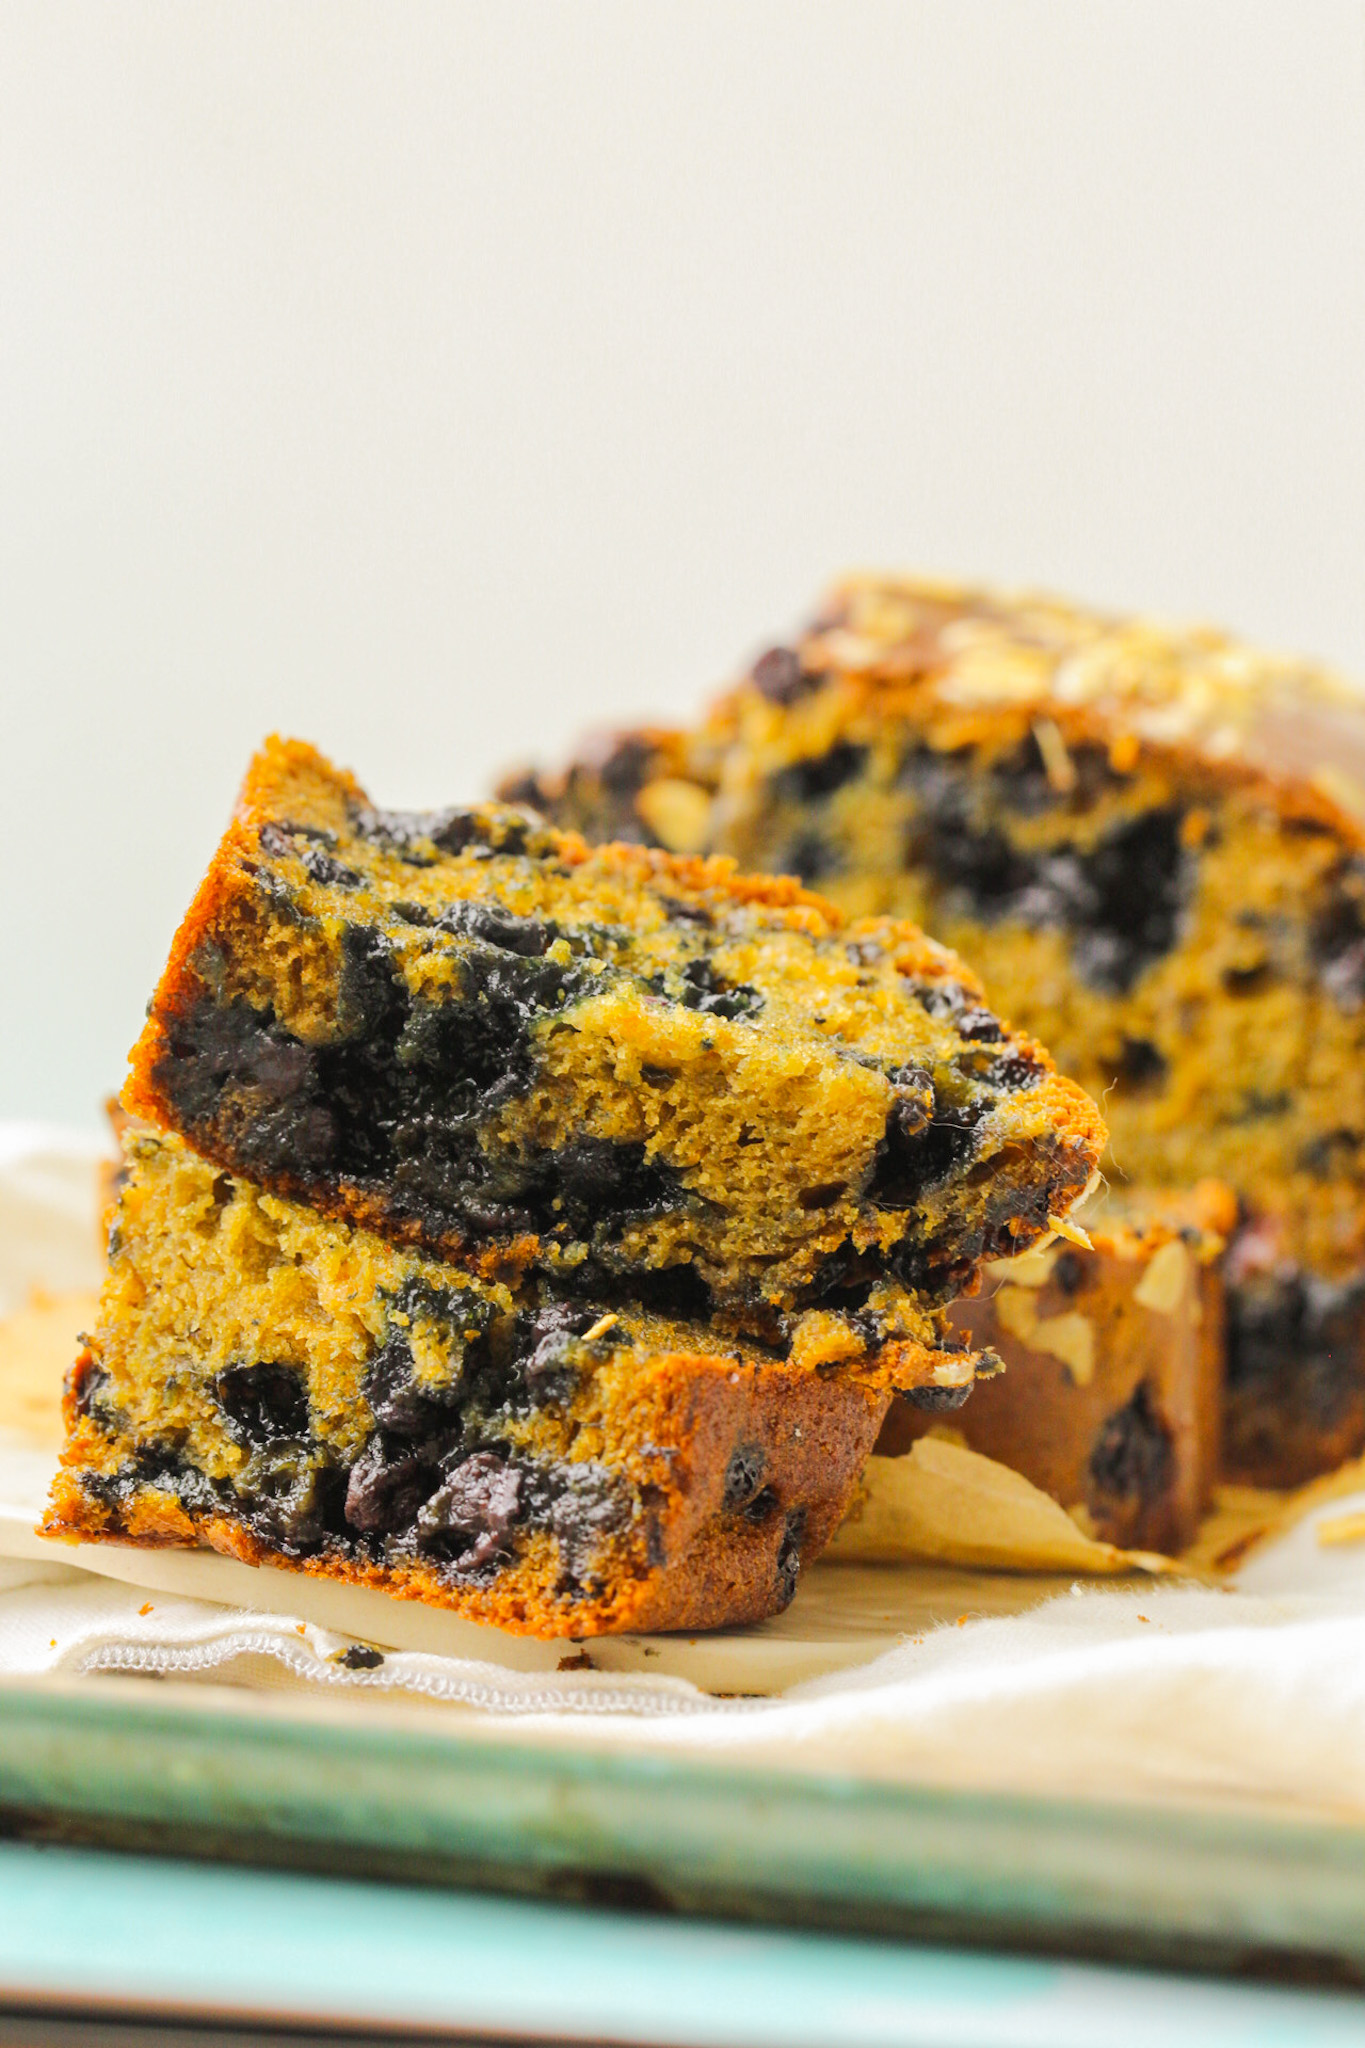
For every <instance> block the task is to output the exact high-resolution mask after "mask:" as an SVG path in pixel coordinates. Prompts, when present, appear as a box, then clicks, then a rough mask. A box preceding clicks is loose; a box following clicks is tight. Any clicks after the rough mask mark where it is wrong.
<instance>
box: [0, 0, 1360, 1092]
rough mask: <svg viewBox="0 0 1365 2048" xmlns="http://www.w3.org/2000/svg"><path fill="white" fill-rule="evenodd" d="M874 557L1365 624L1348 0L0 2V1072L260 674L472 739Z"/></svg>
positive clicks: (177, 832) (363, 711)
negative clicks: (0, 745) (0, 746)
mask: <svg viewBox="0 0 1365 2048" xmlns="http://www.w3.org/2000/svg"><path fill="white" fill-rule="evenodd" d="M857 561H869V562H884V563H893V564H894V563H906V564H923V565H927V566H932V567H936V568H941V569H948V570H961V571H966V572H969V573H970V572H980V573H987V574H991V575H995V576H1000V577H1005V578H1029V579H1035V580H1041V581H1044V582H1047V583H1050V584H1053V585H1054V586H1060V587H1062V588H1069V589H1072V590H1074V591H1076V592H1079V593H1086V594H1091V595H1093V596H1094V597H1096V598H1097V599H1100V600H1103V601H1106V602H1112V603H1117V604H1132V605H1142V606H1146V607H1152V608H1158V609H1165V610H1169V611H1179V612H1184V611H1195V612H1198V613H1201V614H1205V615H1213V616H1217V617H1220V618H1222V619H1224V620H1227V621H1230V622H1232V623H1235V624H1237V625H1239V626H1241V627H1242V628H1244V629H1245V630H1247V631H1249V632H1251V633H1253V634H1256V635H1259V636H1264V637H1266V638H1268V639H1271V640H1274V641H1277V642H1281V643H1286V644H1295V645H1301V646H1303V647H1305V648H1310V649H1313V650H1316V651H1319V652H1321V653H1324V654H1327V655H1329V656H1331V657H1333V658H1335V659H1337V660H1339V661H1341V662H1343V663H1345V664H1347V665H1348V666H1353V667H1354V668H1356V669H1357V670H1359V671H1361V672H1363V673H1365V576H1363V575H1362V571H1363V570H1365V8H1363V7H1362V5H1361V4H1359V0H1292V4H1279V0H1259V4H1258V0H1240V4H1221V0H1150V4H1139V0H998V4H981V0H921V4H915V0H901V4H885V5H883V4H876V0H829V4H826V0H772V4H769V0H678V4H673V0H553V4H545V0H529V4H528V0H496V4H488V5H484V4H473V0H445V4H441V5H426V4H421V0H390V4H378V0H376V4H352V0H316V4H314V0H223V4H219V0H171V4H147V0H92V4H89V5H77V4H73V0H33V4H27V0H0V690H2V691H3V710H4V725H3V731H4V754H3V772H4V782H5V788H4V800H3V804H0V859H2V860H3V868H2V869H0V874H2V876H3V880H2V881H0V919H2V920H3V929H2V930H0V988H2V990H3V1001H2V1003H0V1031H2V1033H3V1037H2V1039H0V1113H10V1114H20V1115H23V1114H39V1113H42V1114H52V1115H58V1116H62V1117H65V1118H67V1119H69V1120H71V1121H75V1122H81V1121H88V1120H89V1119H90V1117H91V1115H92V1113H93V1105H94V1104H95V1102H96V1100H97V1098H98V1096H99V1094H100V1093H101V1092H102V1091H103V1090H104V1089H105V1088H106V1087H108V1086H109V1085H111V1084H113V1083H115V1082H116V1081H117V1079H118V1077H119V1073H120V1069H121V1058H122V1053H123V1051H124V1048H125V1047H126V1045H127V1043H128V1042H129V1040H130V1038H131V1036H132V1034H133V1032H134V1030H135V1028H136V1026H137V1023H138V1020H139V1017H140V1014H141V1008H142V1004H143V1001H144V1000H145V997H146V994H147V992H148V989H149V987H150V983H151V980H152V977H153V975H154V972H155V969H156V967H157V966H158V964H159V961H160V958H161V956H162V954H163V952H164V949H165V946H166V943H167V940H168V938H169V936H170V932H171V929H172V927H173V924H174V921H175V919H176V917H177V915H178V913H179V911H180V910H181V908H182V907H183V905H184V903H185V901H186V900H187V898H188V895H189V892H190V890H191V888H192V886H193V884H194V882H195V880H196V879H197V875H198V872H199V870H200V868H201V867H202V864H203V862H204V860H205V858H206V856H207V854H208V851H209V848H210V845H211V842H212V839H213V837H214V834H215V832H216V830H217V828H218V826H219V824H220V822H221V820H222V818H223V816H224V814H225V812H226V809H227V806H228V804H229V801H230V798H231V794H232V790H233V786H234V783H235V781H236V779H237V776H238V774H239V771H240V769H241V767H242V764H243V762H244V760H245V758H246V755H247V753H248V751H249V749H250V747H251V745H252V743H253V741H254V740H255V739H256V738H257V737H258V735H259V734H261V733H262V732H263V731H265V730H266V729H267V728H269V727H271V726H280V727H285V728H291V729H294V730H296V731H300V732H303V733H305V734H308V735H311V736H314V737H316V738H317V739H318V740H319V741H321V742H323V743H324V744H325V745H327V746H328V747H330V748H331V749H333V750H334V751H335V752H336V753H337V754H339V755H340V756H341V757H342V758H343V759H345V760H347V761H349V762H352V763H353V764H354V765H356V766H358V767H359V768H360V769H361V770H362V771H363V773H364V774H365V775H366V777H367V778H368V779H369V780H370V782H371V784H372V786H373V787H374V789H375V790H376V791H377V793H378V794H379V795H380V796H381V797H382V798H383V799H385V800H388V801H391V802H403V801H408V800H412V801H418V802H422V801H435V800H439V799H442V798H453V797H457V796H460V795H463V794H467V793H473V792H476V791H478V790H480V789H481V788H482V787H483V786H484V785H485V784H486V781H487V779H488V778H489V776H490V775H491V773H492V771H493V769H494V768H495V766H496V765H497V764H498V763H499V762H501V761H503V760H505V759H507V758H509V757H516V756H524V755H526V754H528V753H533V752H539V753H541V754H545V755H553V754H554V753H556V752H557V750H559V749H560V748H562V747H563V746H564V745H565V743H566V742H567V741H568V739H569V738H570V736H571V735H572V734H573V733H574V732H575V731H576V730H577V729H578V728H580V727H581V726H582V725H584V724H585V723H593V722H600V721H602V720H605V719H610V718H612V717H615V716H621V715H625V716H632V715H634V714H636V713H638V712H640V711H642V710H644V709H646V708H654V709H657V710H663V711H669V710H683V709H685V708H686V707H687V706H688V705H690V704H691V703H693V702H694V701H695V699H696V698H697V696H698V695H699V694H700V693H701V692H702V691H703V690H704V689H706V688H707V687H709V686H710V685H711V684H712V683H713V682H714V681H716V680H719V679H720V678H721V677H723V675H724V674H725V672H726V671H727V670H728V669H729V668H730V667H731V666H732V665H734V664H735V663H736V662H737V660H738V659H739V658H740V657H742V656H743V655H745V654H746V653H747V652H748V651H750V650H752V649H753V648H754V646H755V645H757V644H761V643H763V642H764V641H765V640H766V639H767V638H768V637H770V636H771V635H772V634H773V633H774V632H776V631H777V630H779V629H780V628H781V627H782V626H783V624H784V623H785V622H787V621H788V620H790V619H791V618H792V617H793V616H794V615H796V614H798V613H799V612H800V611H801V610H802V609H803V608H804V606H805V604H806V602H807V600H808V599H809V598H810V596H811V595H812V594H813V592H814V591H815V589H816V588H817V586H818V585H819V584H820V583H821V581H822V580H823V579H824V578H825V577H826V576H827V574H828V573H830V572H831V571H833V570H834V569H837V568H838V567H840V566H842V565H845V564H848V563H853V562H857Z"/></svg>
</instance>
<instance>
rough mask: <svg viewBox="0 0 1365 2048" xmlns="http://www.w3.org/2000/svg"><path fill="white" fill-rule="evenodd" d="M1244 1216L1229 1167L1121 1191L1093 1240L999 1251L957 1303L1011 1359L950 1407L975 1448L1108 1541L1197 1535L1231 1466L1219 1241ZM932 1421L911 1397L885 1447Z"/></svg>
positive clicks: (974, 1331)
mask: <svg viewBox="0 0 1365 2048" xmlns="http://www.w3.org/2000/svg"><path fill="white" fill-rule="evenodd" d="M1236 1217H1237V1205H1236V1202H1235V1200H1234V1198H1233V1195H1232V1191H1231V1189H1229V1188H1225V1187H1223V1186H1221V1185H1220V1184H1219V1183H1218V1182H1216V1181H1206V1182H1203V1183H1201V1184H1200V1186H1198V1187H1197V1188H1195V1189H1192V1190H1191V1191H1190V1193H1189V1195H1187V1196H1185V1197H1183V1198H1180V1197H1176V1196H1170V1197H1167V1198H1166V1199H1164V1200H1160V1199H1158V1200H1157V1201H1156V1202H1155V1203H1154V1204H1153V1205H1152V1206H1151V1207H1150V1208H1148V1209H1147V1210H1146V1211H1145V1212H1144V1210H1143V1208H1142V1207H1140V1206H1133V1207H1131V1208H1129V1209H1127V1210H1126V1211H1125V1209H1124V1208H1123V1206H1122V1205H1120V1204H1118V1203H1116V1202H1114V1201H1112V1200H1109V1201H1106V1203H1105V1204H1104V1205H1103V1207H1102V1208H1101V1210H1100V1212H1099V1213H1098V1214H1088V1215H1087V1223H1086V1228H1087V1231H1088V1233H1089V1236H1090V1238H1091V1245H1090V1247H1089V1248H1085V1247H1082V1246H1079V1245H1072V1244H1056V1245H1052V1246H1049V1247H1046V1248H1045V1249H1043V1250H1039V1251H1032V1252H1026V1253H1025V1254H1024V1255H1023V1256H1022V1257H1021V1258H1018V1259H1008V1260H1006V1259H1001V1260H998V1261H996V1262H994V1263H993V1264H992V1265H990V1266H988V1267H987V1269H986V1277H985V1281H984V1284H983V1286H982V1290H981V1293H980V1294H979V1295H977V1296H976V1297H975V1298H974V1299H972V1300H970V1301H960V1302H957V1303H955V1305H954V1307H953V1309H952V1311H951V1315H952V1319H953V1322H954V1324H955V1325H956V1326H957V1328H958V1329H959V1330H960V1331H961V1332H962V1335H963V1337H964V1338H965V1339H966V1340H967V1341H969V1342H970V1343H971V1344H972V1345H974V1346H979V1347H983V1348H986V1347H988V1348H990V1349H991V1350H993V1351H994V1352H995V1353H997V1355H998V1356H999V1357H1000V1359H1001V1360H1002V1361H1003V1363H1004V1366H1005V1370H1004V1372H1003V1373H1000V1374H998V1375H997V1376H996V1377H995V1378H993V1379H990V1380H983V1381H982V1382H981V1383H980V1384H979V1385H978V1386H976V1388H975V1389H974V1390H973V1393H972V1397H971V1399H970V1400H969V1401H968V1402H966V1404H965V1406H964V1407H963V1408H962V1410H961V1413H960V1414H955V1415H953V1416H952V1417H951V1426H952V1427H953V1428H955V1429H956V1430H958V1431H959V1432H960V1434H961V1436H962V1438H963V1440H964V1442H965V1443H966V1444H967V1446H968V1448H969V1449H970V1450H974V1451H981V1452H983V1453H984V1454H985V1456H986V1457H988V1458H995V1459H998V1460H999V1462H1000V1463H1001V1464H1004V1465H1010V1466H1012V1467H1013V1468H1014V1470H1015V1471H1016V1472H1022V1473H1023V1475H1024V1477H1025V1478H1026V1479H1031V1480H1032V1481H1033V1484H1034V1485H1035V1486H1039V1487H1041V1488H1042V1489H1043V1491H1044V1492H1045V1493H1050V1494H1051V1495H1052V1496H1053V1498H1054V1499H1055V1500H1057V1501H1058V1502H1060V1504H1061V1505H1062V1506H1063V1507H1064V1508H1067V1509H1068V1510H1069V1511H1070V1512H1071V1513H1072V1514H1073V1515H1074V1516H1075V1517H1076V1519H1077V1520H1078V1521H1079V1522H1080V1524H1081V1526H1082V1527H1083V1528H1085V1529H1086V1530H1087V1532H1088V1533H1089V1534H1091V1535H1094V1536H1098V1537H1099V1538H1101V1539H1102V1540H1103V1541H1104V1542H1106V1543H1115V1544H1117V1545H1118V1546H1119V1547H1120V1548H1121V1549H1124V1550H1157V1551H1166V1552H1168V1553H1174V1552H1177V1551H1181V1550H1183V1549H1184V1548H1185V1547H1186V1545H1187V1544H1189V1543H1192V1542H1193V1540H1194V1537H1195V1534H1196V1532H1197V1530H1198V1527H1199V1521H1200V1518H1201V1516H1202V1515H1203V1513H1204V1510H1205V1508H1206V1507H1207V1506H1208V1503H1209V1499H1210V1496H1211V1493H1212V1490H1213V1483H1214V1479H1215V1477H1216V1474H1217V1469H1218V1453H1219V1438H1220V1430H1221V1422H1222V1381H1223V1341H1224V1316H1223V1274H1222V1268H1221V1263H1220V1254H1221V1253H1222V1251H1223V1248H1224V1245H1225V1242H1226V1233H1227V1231H1228V1230H1230V1229H1231V1228H1232V1227H1233V1225H1234V1224H1235V1222H1236ZM930 1426H931V1418H929V1417H927V1416H925V1415H924V1414H923V1413H922V1412H917V1411H916V1410H915V1409H913V1408H912V1407H911V1406H910V1405H909V1404H908V1403H905V1402H900V1401H897V1402H895V1403H894V1404H893V1406H892V1410H891V1412H890V1414H889V1415H888V1416H887V1419H886V1422H885V1424H884V1426H883V1429H882V1434H881V1437H880V1438H879V1440H878V1443H877V1450H878V1452H879V1453H880V1454H881V1455H882V1456H883V1457H892V1456H895V1455H897V1454H898V1453H900V1452H902V1451H905V1450H908V1449H909V1447H910V1445H911V1444H912V1443H913V1442H915V1441H916V1439H917V1438H919V1437H920V1436H922V1435H923V1434H924V1433H925V1430H926V1429H927V1428H928V1427H930Z"/></svg>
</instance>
